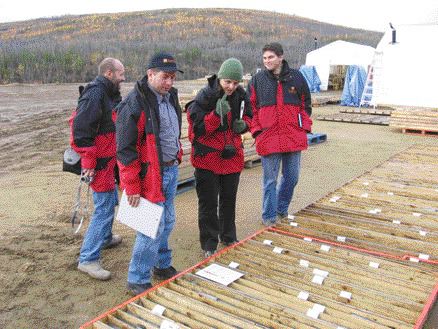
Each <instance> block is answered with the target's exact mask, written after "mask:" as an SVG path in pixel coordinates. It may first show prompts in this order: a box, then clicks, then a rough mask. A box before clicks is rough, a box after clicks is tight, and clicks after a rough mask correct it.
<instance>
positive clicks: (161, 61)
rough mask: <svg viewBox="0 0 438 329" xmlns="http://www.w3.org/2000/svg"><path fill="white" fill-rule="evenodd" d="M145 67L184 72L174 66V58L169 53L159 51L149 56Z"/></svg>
mask: <svg viewBox="0 0 438 329" xmlns="http://www.w3.org/2000/svg"><path fill="white" fill-rule="evenodd" d="M147 69H148V70H149V69H158V70H160V71H164V72H176V71H178V72H181V73H184V72H183V71H181V70H178V67H177V66H176V60H175V58H174V57H173V56H172V55H171V54H169V53H164V52H160V53H157V54H155V55H153V56H152V57H151V59H150V60H149V64H148V67H147Z"/></svg>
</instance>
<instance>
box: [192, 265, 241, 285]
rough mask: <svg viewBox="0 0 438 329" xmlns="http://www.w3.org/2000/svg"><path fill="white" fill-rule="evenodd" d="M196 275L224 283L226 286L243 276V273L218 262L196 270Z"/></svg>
mask: <svg viewBox="0 0 438 329" xmlns="http://www.w3.org/2000/svg"><path fill="white" fill-rule="evenodd" d="M196 275H199V276H202V277H203V278H206V279H209V280H211V281H214V282H217V283H220V284H223V285H224V286H228V285H229V284H230V283H232V282H234V281H236V280H237V279H239V278H241V277H242V276H243V273H240V272H237V271H233V270H231V269H229V268H227V267H223V266H220V265H218V264H211V265H209V266H207V267H205V268H203V269H202V270H199V271H198V272H196Z"/></svg>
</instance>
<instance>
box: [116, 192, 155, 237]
mask: <svg viewBox="0 0 438 329" xmlns="http://www.w3.org/2000/svg"><path fill="white" fill-rule="evenodd" d="M162 214H163V207H162V206H160V205H158V204H155V203H153V202H150V201H149V200H146V199H145V198H141V197H140V204H139V205H138V206H137V207H132V206H131V205H129V203H128V196H127V195H126V192H125V191H123V193H122V198H121V199H120V204H119V211H118V213H117V220H118V221H119V222H120V223H123V224H125V225H126V226H129V227H130V228H132V229H134V230H136V231H138V232H140V233H143V234H144V235H146V236H148V237H150V238H152V239H155V238H156V236H157V232H158V227H159V226H160V220H161V215H162Z"/></svg>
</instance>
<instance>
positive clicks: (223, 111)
mask: <svg viewBox="0 0 438 329" xmlns="http://www.w3.org/2000/svg"><path fill="white" fill-rule="evenodd" d="M230 110H231V108H230V104H228V101H227V94H224V95H223V96H222V98H220V99H218V100H217V102H216V113H217V114H219V115H220V117H221V118H223V117H225V116H226V115H227V114H228V112H230Z"/></svg>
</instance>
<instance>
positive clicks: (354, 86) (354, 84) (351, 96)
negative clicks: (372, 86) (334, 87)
mask: <svg viewBox="0 0 438 329" xmlns="http://www.w3.org/2000/svg"><path fill="white" fill-rule="evenodd" d="M366 79H367V73H366V71H365V70H364V68H363V67H362V66H357V65H350V66H349V67H348V70H347V74H346V76H345V83H344V90H343V91H342V97H341V105H343V106H356V107H357V106H359V104H360V98H361V97H362V93H363V89H364V86H365V82H366Z"/></svg>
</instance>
